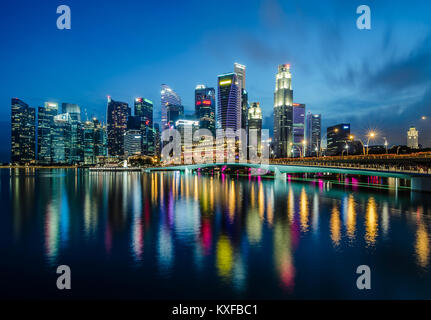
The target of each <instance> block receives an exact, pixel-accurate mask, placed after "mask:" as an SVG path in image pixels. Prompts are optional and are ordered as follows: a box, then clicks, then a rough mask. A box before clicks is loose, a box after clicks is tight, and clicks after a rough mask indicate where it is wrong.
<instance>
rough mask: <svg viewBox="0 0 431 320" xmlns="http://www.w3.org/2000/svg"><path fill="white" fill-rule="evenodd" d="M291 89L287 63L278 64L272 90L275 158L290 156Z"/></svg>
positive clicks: (291, 142) (291, 136)
mask: <svg viewBox="0 0 431 320" xmlns="http://www.w3.org/2000/svg"><path fill="white" fill-rule="evenodd" d="M292 140H293V90H292V74H291V72H290V65H289V64H282V65H279V66H278V73H277V74H276V76H275V92H274V139H273V148H274V152H275V156H276V157H277V158H287V157H290V156H291V155H292V154H291V150H292V144H293V141H292Z"/></svg>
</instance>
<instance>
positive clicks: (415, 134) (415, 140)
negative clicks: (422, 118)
mask: <svg viewBox="0 0 431 320" xmlns="http://www.w3.org/2000/svg"><path fill="white" fill-rule="evenodd" d="M407 147H409V148H412V149H418V148H419V131H418V130H416V128H415V127H410V129H409V131H407Z"/></svg>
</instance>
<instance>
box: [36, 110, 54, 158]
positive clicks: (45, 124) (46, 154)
mask: <svg viewBox="0 0 431 320" xmlns="http://www.w3.org/2000/svg"><path fill="white" fill-rule="evenodd" d="M57 114H58V103H56V102H45V106H44V107H39V108H38V112H37V159H38V162H39V163H41V164H50V163H52V136H53V134H54V117H55V116H56V115H57Z"/></svg>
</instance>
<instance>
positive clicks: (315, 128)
mask: <svg viewBox="0 0 431 320" xmlns="http://www.w3.org/2000/svg"><path fill="white" fill-rule="evenodd" d="M305 128H306V134H305V137H306V140H307V156H310V157H315V156H317V155H319V154H320V145H321V137H322V130H321V128H322V116H321V115H320V114H312V113H311V112H308V113H307V119H306V126H305Z"/></svg>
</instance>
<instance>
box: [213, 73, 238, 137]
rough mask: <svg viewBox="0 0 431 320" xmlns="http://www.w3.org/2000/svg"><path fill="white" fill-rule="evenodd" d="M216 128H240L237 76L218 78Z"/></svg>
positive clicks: (220, 76)
mask: <svg viewBox="0 0 431 320" xmlns="http://www.w3.org/2000/svg"><path fill="white" fill-rule="evenodd" d="M217 83H218V101H217V128H219V129H224V130H226V129H232V130H234V131H236V130H238V129H240V128H241V91H240V90H239V86H238V80H237V75H236V74H235V73H226V74H222V75H219V76H218V82H217Z"/></svg>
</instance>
